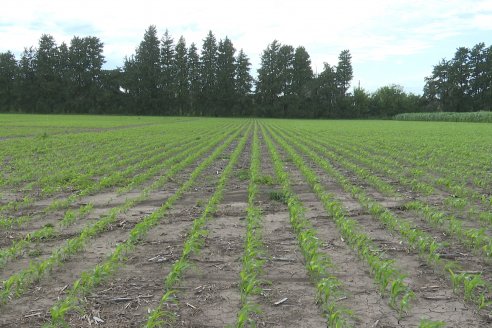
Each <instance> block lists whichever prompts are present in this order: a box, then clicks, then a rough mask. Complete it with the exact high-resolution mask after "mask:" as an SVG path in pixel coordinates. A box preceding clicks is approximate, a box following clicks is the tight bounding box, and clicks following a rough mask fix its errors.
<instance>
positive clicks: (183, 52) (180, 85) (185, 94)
mask: <svg viewBox="0 0 492 328" xmlns="http://www.w3.org/2000/svg"><path fill="white" fill-rule="evenodd" d="M174 62H175V74H176V81H175V85H176V108H177V114H178V115H185V114H188V115H189V112H190V111H189V87H190V86H189V85H190V81H189V79H188V78H189V77H188V54H187V49H186V41H185V39H184V37H183V36H181V37H180V38H179V40H178V43H177V44H176V47H175V61H174Z"/></svg>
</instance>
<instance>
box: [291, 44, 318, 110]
mask: <svg viewBox="0 0 492 328" xmlns="http://www.w3.org/2000/svg"><path fill="white" fill-rule="evenodd" d="M313 78H314V76H313V70H312V68H311V58H310V56H309V54H308V52H307V51H306V49H305V48H304V47H297V48H296V50H295V53H294V62H293V67H292V109H291V112H290V115H289V116H294V117H312V116H313V115H314V113H313V108H312V103H311V102H310V90H309V89H310V88H311V87H312V80H313Z"/></svg>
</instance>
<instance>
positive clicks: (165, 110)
mask: <svg viewBox="0 0 492 328" xmlns="http://www.w3.org/2000/svg"><path fill="white" fill-rule="evenodd" d="M174 57H175V53H174V40H173V38H172V37H171V35H170V34H169V31H168V30H166V32H165V33H164V36H163V37H162V40H161V60H160V61H161V79H160V88H161V89H162V104H161V106H162V112H161V113H162V114H165V115H170V114H174V107H175V94H176V83H175V81H176V65H175V63H174V60H175V58H174Z"/></svg>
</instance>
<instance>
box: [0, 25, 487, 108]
mask: <svg viewBox="0 0 492 328" xmlns="http://www.w3.org/2000/svg"><path fill="white" fill-rule="evenodd" d="M175 40H176V39H175V38H173V36H172V35H171V34H170V32H169V31H168V30H166V31H165V32H164V34H163V35H162V36H161V37H159V34H158V31H157V28H156V26H154V25H150V26H149V27H148V28H147V30H145V32H144V35H143V39H142V41H141V42H140V44H138V46H137V47H136V49H135V52H134V54H131V55H130V56H127V57H125V58H124V62H123V65H122V67H121V68H117V69H112V70H107V69H104V68H103V65H104V63H105V57H104V55H103V47H104V45H103V43H102V42H101V40H99V39H98V38H97V37H94V36H89V37H77V36H74V37H73V38H72V40H71V41H70V43H69V44H65V43H61V44H60V45H58V44H57V43H56V40H55V39H54V38H53V36H51V35H47V34H43V35H42V36H41V38H40V39H39V42H38V45H37V46H36V47H30V48H25V49H24V52H23V53H22V54H21V55H20V58H19V59H16V58H15V55H14V54H13V53H12V52H10V51H7V52H4V53H0V111H3V112H26V113H32V112H37V113H104V114H129V115H194V116H266V117H300V118H365V117H389V116H392V115H394V114H398V113H403V112H408V111H412V112H417V111H423V110H427V111H433V110H439V111H470V110H482V109H486V108H490V107H491V105H492V87H491V85H492V50H491V47H489V48H487V47H486V46H485V44H483V43H480V44H477V45H476V46H474V47H473V48H472V49H467V48H464V47H461V48H458V49H457V51H456V54H455V56H454V57H453V59H451V60H445V59H443V60H442V61H440V62H439V64H437V65H436V66H434V69H433V72H432V75H431V76H429V77H427V78H426V85H425V89H424V96H423V97H420V96H417V95H413V94H408V93H405V92H404V90H403V88H402V87H401V86H398V85H388V86H382V87H381V88H379V89H378V90H376V91H375V92H373V93H368V92H367V91H366V90H364V89H363V88H362V87H360V85H359V86H357V87H353V81H352V80H353V76H354V70H353V67H352V55H351V53H350V51H349V50H348V49H345V50H342V51H341V52H340V54H339V56H338V62H337V63H336V64H333V63H331V64H330V63H324V67H323V70H322V71H321V72H320V73H314V72H313V69H312V65H311V57H310V55H309V53H308V51H307V50H306V48H304V47H303V46H302V45H298V46H295V47H294V46H292V45H289V44H282V43H281V42H280V41H278V40H274V41H272V42H271V43H270V44H268V45H267V46H266V48H265V50H263V52H262V54H261V58H260V65H259V67H258V68H257V71H256V72H255V73H256V74H254V75H253V73H252V72H251V61H250V58H249V57H248V55H247V54H246V52H245V51H244V50H243V49H240V50H237V49H236V47H235V46H234V44H233V41H232V40H231V39H230V38H229V37H227V36H225V37H224V38H222V39H218V38H217V37H216V36H215V35H214V33H213V32H212V31H209V32H208V33H207V35H206V36H205V38H204V39H203V42H202V44H201V48H198V47H197V45H196V44H195V43H191V44H190V45H189V46H188V45H187V43H186V39H185V37H184V36H180V37H179V38H177V41H175ZM254 76H256V78H254Z"/></svg>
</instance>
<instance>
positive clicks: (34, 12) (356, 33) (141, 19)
mask: <svg viewBox="0 0 492 328" xmlns="http://www.w3.org/2000/svg"><path fill="white" fill-rule="evenodd" d="M1 7H2V8H1V10H0V52H5V51H8V50H10V51H12V52H13V53H14V54H16V57H17V58H19V55H20V53H21V52H22V51H23V49H24V48H25V47H30V46H36V45H37V43H38V41H39V38H40V36H41V35H42V34H43V33H45V34H51V35H52V36H53V37H54V38H55V39H56V41H57V43H58V44H60V43H61V42H66V43H67V44H69V42H70V39H71V38H72V37H73V36H80V37H83V36H97V37H99V38H100V39H101V41H102V42H103V43H104V55H105V57H106V64H105V68H108V69H111V68H116V67H121V66H122V65H123V61H124V57H125V56H130V55H132V54H133V53H134V52H135V48H136V47H137V46H138V44H139V43H140V42H141V41H142V39H143V34H144V32H145V30H146V29H147V28H148V27H149V26H150V25H155V26H156V27H157V29H158V32H159V36H162V34H164V32H165V30H166V29H167V30H168V31H169V33H170V34H171V36H172V37H173V38H174V40H175V41H177V40H178V38H179V37H180V36H181V35H182V36H184V38H185V39H186V41H187V45H189V44H190V43H191V42H195V43H196V44H197V46H198V48H200V47H201V45H202V43H203V39H204V38H205V36H206V34H207V33H208V31H210V30H211V31H212V32H213V33H214V35H215V36H216V38H217V39H223V38H225V37H226V36H228V37H229V38H230V39H231V40H232V42H233V44H234V46H235V48H236V49H238V50H239V49H241V48H242V49H244V51H245V52H246V54H247V55H248V56H249V58H250V60H251V63H252V74H253V76H256V70H257V69H258V68H259V65H260V56H261V53H262V51H263V50H264V49H265V48H266V47H267V46H268V44H269V43H271V42H272V41H273V40H275V39H276V40H278V41H279V42H280V43H281V44H289V45H292V46H294V47H297V46H304V47H305V48H306V50H307V51H308V53H309V54H310V56H311V61H312V67H313V70H314V71H315V72H318V73H320V72H321V71H322V69H323V65H324V63H325V62H326V63H329V64H330V65H336V64H337V62H338V55H339V54H340V52H341V51H342V50H344V49H348V50H350V53H351V55H352V66H353V69H354V79H353V81H352V86H357V85H358V84H359V83H360V86H361V87H363V88H364V89H366V90H367V91H369V92H374V91H375V90H377V88H379V87H382V86H385V85H390V84H398V85H401V86H402V87H403V88H404V90H405V91H406V92H412V93H415V94H421V93H422V90H423V86H424V84H425V81H424V78H425V77H426V76H429V75H430V74H431V72H432V67H433V65H436V64H437V63H438V62H439V61H440V60H441V59H442V58H447V59H450V58H452V57H453V55H454V52H455V51H456V48H458V47H462V46H464V47H469V48H471V47H473V46H474V45H475V44H477V43H479V42H484V43H485V44H486V46H491V45H492V0H423V1H421V0H412V1H400V0H371V1H369V0H365V1H364V0H343V1H328V0H295V1H294V0H283V1H276V0H248V1H237V0H227V1H219V0H176V1H163V0H140V1H131V2H130V1H121V0H120V1H113V0H84V1H71V0H45V1H39V0H16V1H4V2H3V3H2V6H1Z"/></svg>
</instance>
